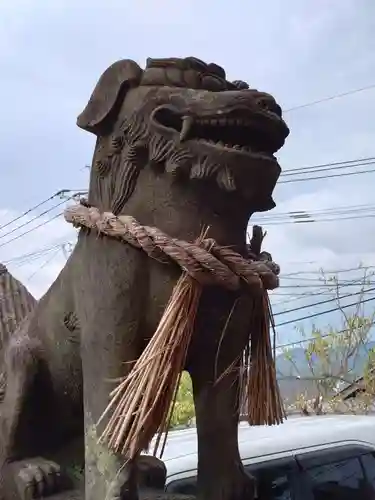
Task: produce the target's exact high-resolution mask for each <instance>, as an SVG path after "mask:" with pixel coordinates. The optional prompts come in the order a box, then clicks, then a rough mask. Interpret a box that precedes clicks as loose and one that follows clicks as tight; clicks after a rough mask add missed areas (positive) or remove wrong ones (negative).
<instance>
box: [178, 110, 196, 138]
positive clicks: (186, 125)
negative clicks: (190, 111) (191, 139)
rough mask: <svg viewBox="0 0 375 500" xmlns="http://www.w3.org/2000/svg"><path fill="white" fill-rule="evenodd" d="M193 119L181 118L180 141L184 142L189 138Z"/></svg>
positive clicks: (189, 117)
mask: <svg viewBox="0 0 375 500" xmlns="http://www.w3.org/2000/svg"><path fill="white" fill-rule="evenodd" d="M193 123H194V118H193V117H192V116H184V117H183V118H182V128H181V132H180V141H181V142H182V141H186V139H187V138H188V136H189V133H190V130H191V127H192V126H193Z"/></svg>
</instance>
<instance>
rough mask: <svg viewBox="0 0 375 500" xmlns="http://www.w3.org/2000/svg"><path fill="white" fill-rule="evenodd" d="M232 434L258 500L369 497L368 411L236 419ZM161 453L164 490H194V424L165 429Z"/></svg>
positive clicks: (374, 437) (372, 494)
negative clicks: (263, 422)
mask: <svg viewBox="0 0 375 500" xmlns="http://www.w3.org/2000/svg"><path fill="white" fill-rule="evenodd" d="M238 440H239V447H240V453H241V457H242V461H243V464H244V466H245V469H247V470H248V471H249V472H250V473H251V474H252V475H253V476H255V478H256V480H257V495H258V498H259V499H260V500H331V499H340V500H341V499H342V500H345V499H349V498H350V499H351V500H374V499H375V417H373V416H357V415H339V416H338V415H329V416H316V417H292V418H289V419H288V420H287V421H286V422H285V423H284V424H282V425H281V426H273V427H267V426H260V427H250V426H249V425H248V424H246V423H241V424H240V425H239V430H238ZM162 459H163V461H164V463H165V465H166V467H167V480H166V486H165V490H166V492H167V493H182V494H188V495H196V493H197V482H196V480H197V435H196V430H195V428H192V429H185V430H180V431H171V432H170V433H169V434H168V439H167V445H166V448H165V451H164V454H163V457H162ZM244 500H246V499H244Z"/></svg>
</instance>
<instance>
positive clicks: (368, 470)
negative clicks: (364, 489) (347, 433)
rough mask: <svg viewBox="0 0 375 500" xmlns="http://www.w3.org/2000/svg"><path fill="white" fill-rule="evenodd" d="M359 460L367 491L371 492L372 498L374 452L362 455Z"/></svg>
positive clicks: (374, 467) (374, 466) (374, 494)
mask: <svg viewBox="0 0 375 500" xmlns="http://www.w3.org/2000/svg"><path fill="white" fill-rule="evenodd" d="M361 461H362V465H363V467H364V469H365V474H366V477H367V481H368V483H369V491H371V492H372V494H373V496H372V498H375V453H368V454H366V455H362V456H361Z"/></svg>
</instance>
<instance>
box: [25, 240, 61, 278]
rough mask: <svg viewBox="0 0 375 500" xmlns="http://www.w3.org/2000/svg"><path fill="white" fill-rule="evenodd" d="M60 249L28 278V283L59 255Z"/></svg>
mask: <svg viewBox="0 0 375 500" xmlns="http://www.w3.org/2000/svg"><path fill="white" fill-rule="evenodd" d="M59 251H60V249H59V248H58V249H57V250H56V251H55V252H54V253H53V254H52V255H51V256H50V257H48V258H47V259H46V260H45V261H44V262H43V264H42V265H41V266H39V267H38V268H37V269H36V270H35V271H34V272H33V273H32V274H31V275H30V276H29V277H28V278H27V281H31V280H32V279H33V278H34V276H35V275H36V274H37V273H39V272H40V271H41V270H42V269H43V268H44V267H46V266H47V265H48V264H49V263H50V262H51V261H52V260H53V259H54V258H55V257H56V255H57V254H58V253H59Z"/></svg>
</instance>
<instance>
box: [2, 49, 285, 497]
mask: <svg viewBox="0 0 375 500" xmlns="http://www.w3.org/2000/svg"><path fill="white" fill-rule="evenodd" d="M241 87H242V88H241ZM78 125H79V126H80V127H81V128H83V129H85V130H88V131H90V132H92V133H94V134H96V135H97V138H98V139H97V145H96V149H95V154H94V159H93V166H92V172H91V179H90V188H89V197H88V202H89V204H91V205H93V206H95V207H97V208H98V209H99V210H100V211H103V212H104V211H110V212H113V213H114V214H126V215H131V216H133V217H134V218H135V219H137V221H138V222H140V223H141V224H147V225H148V226H156V227H158V228H159V229H161V230H162V231H164V232H165V233H167V234H168V235H170V236H172V237H176V238H180V239H182V240H186V241H194V240H195V239H196V238H197V237H198V236H199V234H200V232H201V230H202V226H203V225H206V226H210V232H209V236H210V237H212V238H214V239H215V240H216V241H217V243H218V244H220V245H230V246H232V247H233V248H234V249H235V250H236V251H238V252H239V253H242V254H245V253H246V231H247V224H248V220H249V217H250V215H251V214H252V213H254V212H256V211H264V210H269V209H271V208H272V207H273V206H274V203H273V200H272V191H273V189H274V186H275V184H276V181H277V179H278V176H279V173H280V167H279V165H278V163H277V161H276V159H275V157H274V156H273V154H274V153H275V152H276V151H277V150H278V149H279V148H280V147H282V145H283V143H284V140H285V137H286V136H287V135H288V129H287V127H286V125H285V123H284V122H283V120H282V119H281V110H280V107H279V106H278V105H277V104H276V102H275V101H274V99H273V98H272V97H271V96H270V95H268V94H264V93H259V92H257V91H255V90H248V89H247V88H246V86H245V85H243V84H240V83H237V84H230V83H229V82H227V81H226V79H225V73H224V71H223V70H222V69H221V68H220V67H218V66H216V65H206V64H204V63H202V62H201V61H199V60H197V59H194V58H187V59H169V60H150V61H149V62H148V65H147V68H146V70H141V68H140V67H139V66H138V65H137V64H136V63H135V62H133V61H119V62H117V63H115V64H114V65H112V66H111V67H110V68H108V69H107V70H106V72H105V73H104V74H103V75H102V77H101V79H100V80H99V82H98V84H97V86H96V88H95V90H94V92H93V95H92V97H91V99H90V101H89V103H88V105H87V107H86V108H85V110H84V111H83V113H82V114H81V115H80V116H79V118H78ZM179 275H180V270H179V269H178V268H175V267H173V266H165V265H163V264H160V263H159V262H157V261H155V260H154V259H151V258H149V257H147V255H146V254H144V253H142V252H141V251H140V250H137V249H135V248H133V247H132V246H130V245H126V244H123V243H121V242H119V241H116V240H114V239H111V238H108V237H106V236H101V237H98V235H97V233H95V232H90V231H88V230H81V232H80V234H79V238H78V243H77V245H76V247H75V249H74V251H73V253H72V255H71V256H70V258H69V260H68V262H67V263H66V265H65V267H64V269H63V270H62V272H61V273H60V275H59V277H58V278H57V280H56V281H55V283H53V285H52V286H51V288H50V289H49V291H48V292H47V293H46V295H45V296H44V297H43V298H42V299H41V300H40V302H39V304H38V305H37V307H36V309H35V311H34V312H33V313H32V314H31V315H30V317H29V319H28V321H27V322H26V323H24V324H23V325H21V327H20V328H19V329H18V331H16V333H15V334H14V335H13V336H12V338H11V340H10V343H9V345H8V346H7V349H6V353H5V371H6V375H7V389H6V393H5V398H4V401H3V403H2V404H1V407H0V411H1V432H2V436H1V437H2V444H1V450H0V453H1V460H2V477H3V479H4V478H5V480H6V483H7V484H6V485H5V489H4V491H5V492H10V491H11V489H12V487H13V484H12V482H13V479H14V480H15V484H16V486H17V487H18V489H19V491H20V493H21V495H23V492H24V491H25V488H26V487H27V486H30V485H31V486H30V487H31V488H34V489H36V491H37V489H38V488H39V493H40V494H43V495H45V496H48V495H49V494H53V493H56V492H58V491H59V489H61V488H62V487H63V486H64V485H63V481H62V479H63V477H62V476H63V474H61V473H60V470H59V459H58V458H56V457H59V454H60V455H63V451H64V450H66V449H69V446H70V445H71V446H73V444H74V442H75V441H77V442H78V449H79V450H81V453H82V463H83V462H84V463H85V489H86V493H85V498H87V499H88V500H104V499H115V498H135V494H136V491H135V488H133V483H134V474H133V473H132V471H133V470H134V467H133V465H132V464H128V465H127V467H123V460H122V459H121V458H120V457H116V456H115V455H114V454H112V453H111V452H110V451H109V450H108V449H107V448H106V447H105V446H102V445H97V438H98V434H97V431H96V427H95V424H96V422H97V421H98V419H99V417H100V416H101V414H102V412H103V410H104V409H105V407H106V405H107V403H108V394H109V391H110V389H111V387H112V386H111V384H110V383H109V382H108V380H110V379H117V378H118V377H122V376H124V374H125V371H126V370H127V369H129V368H128V365H127V364H126V363H125V362H126V361H133V360H135V359H136V358H137V357H139V355H140V353H141V352H142V350H143V349H144V347H145V345H146V344H147V341H148V339H150V337H151V336H152V335H153V333H154V332H155V330H156V327H157V324H158V322H159V320H160V318H161V315H162V313H163V310H164V307H165V304H166V303H167V301H168V299H169V297H170V296H171V293H172V289H173V286H174V284H175V283H176V280H177V278H178V277H179ZM234 300H235V295H234V293H232V292H228V291H226V290H223V289H216V288H214V287H212V288H209V289H207V290H205V291H204V293H203V296H202V299H201V303H200V309H199V314H198V319H197V321H196V328H195V332H194V335H193V340H192V345H191V348H190V351H189V355H188V361H187V366H186V369H187V370H188V371H189V373H190V375H191V377H192V381H193V387H194V401H195V406H196V422H197V432H198V440H199V473H198V476H199V480H198V481H199V489H200V492H201V495H202V498H204V499H205V500H206V499H207V500H221V499H222V500H237V499H240V498H248V499H250V498H251V495H252V482H251V480H250V479H249V478H248V477H247V476H246V475H245V473H244V470H243V468H242V465H241V461H240V458H239V452H238V444H237V424H238V412H237V411H236V410H235V409H236V408H237V407H238V401H237V394H238V393H237V390H238V380H237V372H235V371H229V372H228V374H227V375H226V376H225V377H223V378H222V380H221V381H220V383H218V384H215V385H214V384H213V383H212V382H213V380H214V365H215V359H216V352H217V346H218V344H219V341H220V337H221V333H222V330H223V327H224V324H225V321H226V318H227V316H228V313H229V311H230V310H231V308H232V305H233V303H234ZM249 300H251V299H250V298H249V297H243V298H241V300H240V301H239V304H238V306H237V308H236V311H235V314H234V315H233V319H232V321H231V322H230V324H229V329H228V330H229V331H227V332H226V335H225V337H224V339H223V340H222V344H221V349H220V355H219V356H218V359H217V360H216V362H217V363H218V364H217V367H216V368H217V369H218V370H219V372H222V371H223V370H225V369H226V368H227V367H228V366H229V365H230V364H231V362H232V361H233V360H235V359H236V358H237V357H238V354H239V353H240V352H241V350H242V349H243V348H244V346H245V345H246V343H247V341H248V325H249V315H248V307H249ZM83 436H84V440H85V447H83V439H82V437H83ZM83 450H85V451H84V454H85V456H84V458H83ZM67 453H68V454H69V452H67ZM78 456H79V452H78ZM51 457H54V461H51ZM8 498H11V496H10V493H5V500H8ZM25 498H26V497H25Z"/></svg>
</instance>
